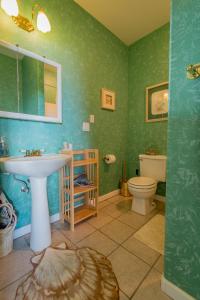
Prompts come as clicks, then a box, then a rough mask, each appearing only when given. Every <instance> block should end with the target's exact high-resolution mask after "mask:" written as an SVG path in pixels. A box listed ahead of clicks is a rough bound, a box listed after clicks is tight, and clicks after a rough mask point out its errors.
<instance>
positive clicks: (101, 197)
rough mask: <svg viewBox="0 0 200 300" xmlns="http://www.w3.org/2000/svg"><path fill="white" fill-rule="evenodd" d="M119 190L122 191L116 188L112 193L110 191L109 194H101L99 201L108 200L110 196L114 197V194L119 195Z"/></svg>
mask: <svg viewBox="0 0 200 300" xmlns="http://www.w3.org/2000/svg"><path fill="white" fill-rule="evenodd" d="M119 192H120V190H119V189H118V190H114V191H112V192H110V193H108V194H105V195H102V196H99V202H102V201H104V200H107V199H109V198H112V197H114V196H117V195H119Z"/></svg>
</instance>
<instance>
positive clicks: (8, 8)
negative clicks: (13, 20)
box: [1, 0, 19, 17]
mask: <svg viewBox="0 0 200 300" xmlns="http://www.w3.org/2000/svg"><path fill="white" fill-rule="evenodd" d="M1 8H2V9H3V10H4V11H5V12H6V13H7V15H9V16H13V17H17V16H18V14H19V8H18V4H17V0H1Z"/></svg>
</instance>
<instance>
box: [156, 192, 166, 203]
mask: <svg viewBox="0 0 200 300" xmlns="http://www.w3.org/2000/svg"><path fill="white" fill-rule="evenodd" d="M154 199H155V200H158V201H160V202H166V197H165V196H161V195H158V194H155V196H154Z"/></svg>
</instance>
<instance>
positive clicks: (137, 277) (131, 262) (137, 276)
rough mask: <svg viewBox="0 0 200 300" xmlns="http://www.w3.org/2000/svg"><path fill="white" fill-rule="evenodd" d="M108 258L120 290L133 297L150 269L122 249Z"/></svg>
mask: <svg viewBox="0 0 200 300" xmlns="http://www.w3.org/2000/svg"><path fill="white" fill-rule="evenodd" d="M108 258H109V259H110V261H111V263H112V266H113V270H114V272H115V275H116V277H117V280H118V283H119V287H120V289H121V290H122V292H124V293H125V294H126V295H127V296H129V297H131V295H132V294H133V292H134V291H135V289H136V288H137V287H138V285H139V284H140V283H141V281H142V280H143V279H144V277H145V275H146V274H147V272H148V271H149V269H150V267H149V266H148V265H147V264H146V263H144V262H143V261H141V260H140V259H139V258H137V257H136V256H134V255H132V254H131V253H130V252H128V251H126V250H125V249H124V248H122V247H119V248H118V249H117V250H115V251H114V252H113V253H112V254H111V255H109V257H108ZM146 299H150V298H146ZM146 299H145V300H146Z"/></svg>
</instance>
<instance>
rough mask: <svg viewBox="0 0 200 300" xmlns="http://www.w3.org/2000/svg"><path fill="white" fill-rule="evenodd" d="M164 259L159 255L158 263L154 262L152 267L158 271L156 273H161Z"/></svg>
mask: <svg viewBox="0 0 200 300" xmlns="http://www.w3.org/2000/svg"><path fill="white" fill-rule="evenodd" d="M163 260H164V257H163V255H161V256H160V257H159V259H158V261H157V262H156V264H155V266H154V268H155V269H156V270H157V271H158V272H160V273H161V274H162V273H163V267H164V266H163V265H164V261H163Z"/></svg>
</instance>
